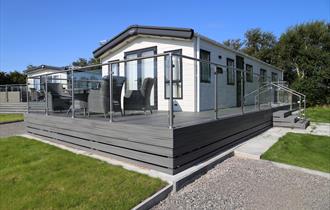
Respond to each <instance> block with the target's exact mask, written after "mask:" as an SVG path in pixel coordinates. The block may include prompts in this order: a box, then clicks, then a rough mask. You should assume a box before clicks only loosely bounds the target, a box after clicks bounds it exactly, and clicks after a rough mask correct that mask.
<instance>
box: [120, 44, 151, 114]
mask: <svg viewBox="0 0 330 210" xmlns="http://www.w3.org/2000/svg"><path fill="white" fill-rule="evenodd" d="M155 53H156V51H155V49H141V50H137V51H134V52H127V53H125V58H126V59H133V58H138V57H146V56H152V55H154V54H155ZM125 75H126V83H127V86H126V91H128V90H139V89H140V88H141V87H142V84H143V81H144V79H145V78H148V77H150V78H155V79H156V75H157V73H156V59H155V58H147V59H141V60H135V61H129V62H127V63H126V69H125ZM156 91H157V86H156V81H155V83H154V85H153V87H152V89H151V94H150V105H151V106H153V107H154V108H156V105H157V101H156Z"/></svg>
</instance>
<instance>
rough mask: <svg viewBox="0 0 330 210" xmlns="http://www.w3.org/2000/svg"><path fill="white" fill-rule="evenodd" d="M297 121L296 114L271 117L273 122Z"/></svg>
mask: <svg viewBox="0 0 330 210" xmlns="http://www.w3.org/2000/svg"><path fill="white" fill-rule="evenodd" d="M297 121H298V117H297V116H296V115H290V116H287V117H284V118H279V117H273V122H287V123H295V122H297Z"/></svg>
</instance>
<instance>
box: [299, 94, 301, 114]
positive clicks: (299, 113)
mask: <svg viewBox="0 0 330 210" xmlns="http://www.w3.org/2000/svg"><path fill="white" fill-rule="evenodd" d="M299 118H300V119H301V96H299Z"/></svg>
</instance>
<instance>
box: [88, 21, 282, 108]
mask: <svg viewBox="0 0 330 210" xmlns="http://www.w3.org/2000/svg"><path fill="white" fill-rule="evenodd" d="M169 52H173V53H174V54H181V55H184V56H187V57H188V56H189V57H192V58H197V59H201V60H206V61H209V62H212V63H214V64H219V65H218V66H217V65H214V66H212V65H209V64H206V63H202V62H199V61H197V62H196V61H194V60H191V59H187V58H185V57H175V58H174V59H173V60H174V61H173V63H174V69H173V97H174V99H175V100H174V109H175V110H176V111H184V112H200V111H206V110H211V109H214V104H215V101H214V100H217V102H216V103H217V104H218V107H219V108H231V107H240V106H241V105H242V101H241V100H242V97H241V95H242V92H243V96H244V95H247V94H249V93H250V92H251V91H254V90H255V89H256V86H257V85H258V83H260V78H261V79H262V80H264V81H267V80H273V81H279V80H282V78H283V71H282V70H281V69H279V68H276V67H275V66H272V65H269V64H267V63H265V62H263V61H261V60H258V59H256V58H254V57H251V56H248V55H246V54H244V53H242V52H240V51H236V50H233V49H231V48H229V47H227V46H225V45H223V44H220V43H219V42H216V41H214V40H212V39H210V38H207V37H205V36H203V35H200V34H198V33H196V32H195V31H194V30H193V29H188V28H170V27H150V26H138V25H133V26H130V27H128V28H127V29H126V30H124V31H123V32H121V33H120V34H118V35H116V36H115V37H113V38H112V39H110V40H109V41H108V42H106V43H105V44H103V45H102V46H101V47H99V48H98V49H96V50H95V51H94V56H95V57H96V58H100V60H101V62H102V63H108V62H113V61H119V60H124V59H132V58H138V57H145V56H150V55H156V54H162V53H169ZM165 60H166V58H165ZM164 63H166V61H164V58H161V57H160V58H150V59H143V60H140V61H132V62H125V63H120V64H114V65H113V67H112V69H114V71H113V74H114V75H120V76H124V77H125V78H126V87H125V90H126V91H127V90H137V89H139V88H140V87H141V85H142V82H143V79H144V78H145V77H153V78H155V81H156V83H155V85H154V87H153V90H152V95H151V104H152V105H153V107H154V109H156V110H168V102H167V101H168V100H167V99H168V98H169V81H168V79H167V78H166V71H167V70H166V68H165V66H166V65H164ZM221 66H223V67H222V68H221ZM226 66H229V67H232V68H226ZM218 67H219V71H218V74H217V75H216V76H214V69H216V68H218ZM236 68H237V69H242V70H243V77H242V78H241V74H240V73H239V72H237V71H236V70H235V69H236ZM102 75H103V76H105V75H108V68H107V67H106V66H104V67H103V69H102ZM215 77H217V78H215ZM215 80H217V88H216V89H217V93H216V94H217V95H218V97H216V98H217V99H215V97H214V94H215V93H214V92H215V88H214V87H215V84H214V83H215ZM256 80H257V81H256ZM246 103H247V104H249V103H250V104H253V103H254V97H252V96H251V97H247V98H246Z"/></svg>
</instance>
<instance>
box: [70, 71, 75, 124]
mask: <svg viewBox="0 0 330 210" xmlns="http://www.w3.org/2000/svg"><path fill="white" fill-rule="evenodd" d="M71 100H72V104H71V113H72V115H71V117H72V118H74V114H75V113H74V112H75V107H74V78H73V69H71Z"/></svg>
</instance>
